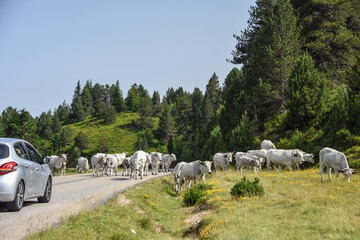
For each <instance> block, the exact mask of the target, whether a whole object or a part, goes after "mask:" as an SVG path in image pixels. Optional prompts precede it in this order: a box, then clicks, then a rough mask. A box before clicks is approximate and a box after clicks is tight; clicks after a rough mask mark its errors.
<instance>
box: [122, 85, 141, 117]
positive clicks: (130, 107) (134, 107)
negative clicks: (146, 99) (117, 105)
mask: <svg viewBox="0 0 360 240" xmlns="http://www.w3.org/2000/svg"><path fill="white" fill-rule="evenodd" d="M140 86H141V85H140ZM142 89H143V88H142ZM140 92H141V90H140V88H139V86H138V85H137V84H133V85H132V86H131V88H130V89H129V91H128V93H127V96H126V98H125V105H126V110H127V111H129V112H137V111H138V110H139V107H140Z"/></svg>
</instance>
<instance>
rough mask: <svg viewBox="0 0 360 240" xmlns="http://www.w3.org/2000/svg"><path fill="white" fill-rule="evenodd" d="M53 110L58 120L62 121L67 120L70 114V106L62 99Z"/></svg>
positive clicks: (65, 121) (66, 121)
mask: <svg viewBox="0 0 360 240" xmlns="http://www.w3.org/2000/svg"><path fill="white" fill-rule="evenodd" d="M54 112H56V113H57V116H58V117H59V119H60V121H62V122H63V123H68V122H69V116H70V112H71V109H70V106H69V105H68V104H67V103H66V102H65V101H64V102H63V103H62V104H61V105H59V107H58V108H57V109H55V110H54Z"/></svg>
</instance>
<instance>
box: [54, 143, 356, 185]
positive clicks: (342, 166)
mask: <svg viewBox="0 0 360 240" xmlns="http://www.w3.org/2000/svg"><path fill="white" fill-rule="evenodd" d="M260 147H261V149H259V150H249V151H247V152H236V153H235V154H234V158H235V161H236V164H235V166H236V169H237V171H241V174H242V170H243V168H244V167H246V168H251V169H253V170H254V173H255V174H257V173H258V171H259V170H260V169H261V168H262V167H263V168H267V169H268V170H270V169H275V170H276V171H279V169H281V167H287V168H288V169H289V171H290V172H292V170H293V168H294V167H295V168H297V169H299V165H300V164H302V163H304V162H309V163H314V155H313V154H308V153H306V152H303V151H301V150H299V149H288V150H284V149H277V148H276V147H275V145H274V144H273V143H272V142H271V141H269V140H264V141H263V142H262V143H261V145H260ZM127 154H128V153H126V152H123V153H118V154H105V153H97V154H95V155H94V156H92V157H91V167H92V171H93V175H94V176H99V175H101V176H102V175H106V176H109V177H110V176H112V175H113V174H115V175H116V176H117V174H118V167H119V166H120V165H123V169H124V171H123V173H122V175H123V176H124V175H125V176H129V177H130V178H134V179H138V178H140V179H142V178H143V176H146V175H148V170H149V166H151V168H152V174H153V175H157V174H158V173H159V172H160V170H161V169H160V168H162V171H163V172H169V167H170V165H171V163H172V162H176V156H175V155H174V154H162V153H159V152H151V153H146V152H144V151H141V150H139V151H136V152H135V153H134V154H133V155H132V156H130V157H127V156H126V155H127ZM232 158H233V153H231V152H228V153H216V154H215V155H214V156H213V159H212V161H200V160H197V161H193V162H179V163H178V164H177V165H176V166H175V168H174V170H173V175H174V182H175V190H176V192H180V191H181V190H182V186H183V184H184V183H186V186H187V188H190V186H191V181H193V184H194V185H195V183H196V181H197V180H198V179H199V180H202V181H203V182H205V174H206V173H208V174H211V165H212V164H213V165H214V169H215V171H216V173H217V174H218V172H219V170H220V169H222V170H224V171H226V170H227V169H228V167H229V165H230V163H231V162H232ZM66 163H67V156H66V155H65V154H60V155H59V156H55V155H53V156H50V162H49V167H50V169H51V170H52V171H53V174H57V175H59V174H65V168H66ZM77 163H78V165H77V166H76V168H77V170H78V171H79V172H80V173H81V172H82V171H85V172H86V173H87V172H88V171H89V169H90V166H89V162H88V160H87V159H86V158H84V157H80V158H79V159H78V160H77ZM319 163H320V173H321V180H322V181H324V176H323V170H324V168H325V167H327V173H328V176H329V179H330V180H332V178H331V170H332V169H334V171H335V174H336V177H337V178H338V177H339V174H340V173H343V174H344V178H345V179H346V180H347V181H350V176H351V175H352V174H353V172H354V170H353V169H351V168H349V165H348V162H347V159H346V157H345V155H344V154H343V153H341V152H339V151H337V150H335V149H331V148H327V147H326V148H323V149H322V150H321V151H320V153H319ZM278 168H279V169H278Z"/></svg>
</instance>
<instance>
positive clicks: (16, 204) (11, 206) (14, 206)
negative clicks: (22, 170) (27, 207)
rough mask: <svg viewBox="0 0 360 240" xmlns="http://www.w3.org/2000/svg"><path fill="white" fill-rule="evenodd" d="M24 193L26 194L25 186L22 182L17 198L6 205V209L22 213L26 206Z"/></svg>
mask: <svg viewBox="0 0 360 240" xmlns="http://www.w3.org/2000/svg"><path fill="white" fill-rule="evenodd" d="M24 193H25V186H24V182H23V181H20V182H19V184H18V186H17V189H16V194H15V198H14V200H13V201H12V202H9V203H7V204H6V207H7V209H8V210H9V211H20V210H21V208H22V207H23V204H24Z"/></svg>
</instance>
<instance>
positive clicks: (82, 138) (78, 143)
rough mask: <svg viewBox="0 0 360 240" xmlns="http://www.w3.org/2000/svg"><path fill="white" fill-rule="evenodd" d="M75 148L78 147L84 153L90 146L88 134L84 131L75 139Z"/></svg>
mask: <svg viewBox="0 0 360 240" xmlns="http://www.w3.org/2000/svg"><path fill="white" fill-rule="evenodd" d="M74 140H75V142H74V146H75V147H77V148H78V149H79V150H80V151H84V150H85V149H87V148H88V145H89V138H88V136H87V135H86V134H84V133H83V132H82V131H80V132H79V134H78V135H77V136H76V137H75V139H74Z"/></svg>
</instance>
